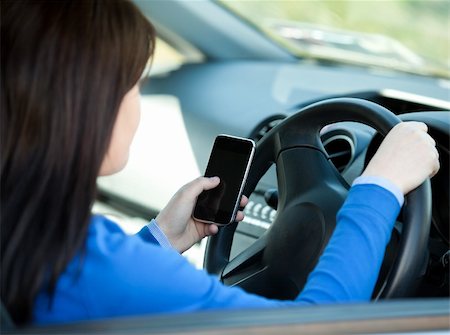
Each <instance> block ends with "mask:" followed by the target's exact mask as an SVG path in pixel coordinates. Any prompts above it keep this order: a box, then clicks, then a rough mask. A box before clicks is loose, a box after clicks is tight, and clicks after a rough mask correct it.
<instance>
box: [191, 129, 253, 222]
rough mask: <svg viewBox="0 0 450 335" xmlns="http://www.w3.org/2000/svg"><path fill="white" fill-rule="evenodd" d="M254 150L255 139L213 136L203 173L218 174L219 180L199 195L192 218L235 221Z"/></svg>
mask: <svg viewBox="0 0 450 335" xmlns="http://www.w3.org/2000/svg"><path fill="white" fill-rule="evenodd" d="M254 154H255V142H253V141H252V140H250V139H247V138H241V137H235V136H229V135H219V136H217V137H216V140H215V141H214V146H213V148H212V151H211V156H210V157H209V162H208V166H207V167H206V172H205V177H214V176H217V177H219V178H220V184H219V185H218V186H217V187H215V188H213V189H212V190H208V191H204V192H202V193H201V194H200V195H199V197H198V199H197V203H196V205H195V208H194V212H193V213H192V216H193V218H194V219H195V220H198V221H202V222H207V223H215V224H217V225H221V226H223V225H227V224H230V223H231V222H234V221H235V219H236V214H237V211H238V209H239V203H240V201H241V197H242V191H243V190H244V186H245V182H246V180H247V175H248V171H249V170H250V165H251V162H252V160H253V155H254Z"/></svg>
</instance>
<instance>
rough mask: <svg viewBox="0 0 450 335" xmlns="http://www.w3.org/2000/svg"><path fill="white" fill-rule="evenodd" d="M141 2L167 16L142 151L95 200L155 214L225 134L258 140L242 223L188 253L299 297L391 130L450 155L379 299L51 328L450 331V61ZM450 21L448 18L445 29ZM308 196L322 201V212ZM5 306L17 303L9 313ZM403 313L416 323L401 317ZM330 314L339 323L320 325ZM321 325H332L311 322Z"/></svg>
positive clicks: (222, 274)
mask: <svg viewBox="0 0 450 335" xmlns="http://www.w3.org/2000/svg"><path fill="white" fill-rule="evenodd" d="M135 3H136V4H137V6H138V7H139V8H140V9H141V10H142V12H143V13H144V14H145V15H146V16H147V17H148V18H149V20H150V21H151V22H152V23H153V24H154V26H155V27H156V30H157V32H158V42H157V51H156V55H155V59H154V60H153V64H151V69H150V75H149V76H150V78H149V80H148V81H146V83H145V84H144V85H143V86H142V89H141V95H142V102H141V106H142V107H141V108H142V116H141V124H140V126H139V128H138V132H137V134H136V137H135V140H134V143H133V145H132V148H131V153H130V160H129V163H128V165H127V167H126V168H125V169H124V170H123V171H121V172H120V173H118V174H117V175H114V176H110V177H100V178H99V179H98V199H97V202H96V204H95V206H94V211H95V212H100V213H103V214H107V215H109V216H111V217H113V218H115V219H117V221H118V222H119V224H120V225H121V227H123V229H124V230H125V231H127V232H128V233H134V232H136V231H138V230H139V228H140V227H142V226H143V225H144V224H145V223H146V222H148V221H149V220H150V219H151V218H154V217H156V215H157V213H158V212H159V211H160V210H161V209H162V208H163V207H164V205H165V204H166V203H167V202H168V200H169V199H170V197H171V196H172V195H173V194H174V193H175V192H176V191H177V190H178V189H179V188H180V187H181V186H182V185H183V184H185V183H187V182H189V181H190V180H192V179H193V178H195V177H197V176H200V175H202V174H203V173H204V171H205V168H206V165H207V162H208V158H209V155H210V152H211V148H212V145H213V142H214V139H215V137H216V136H217V135H219V134H230V135H233V136H240V137H247V138H251V139H253V140H254V141H255V142H256V144H257V150H256V155H255V160H254V162H253V164H252V167H251V169H250V173H249V178H248V181H247V185H246V188H245V191H244V194H246V195H247V196H248V197H249V203H248V205H247V206H246V207H245V209H244V213H245V218H244V220H243V221H242V222H240V223H239V224H238V223H233V224H230V225H228V226H226V227H223V228H221V229H220V231H219V233H218V234H217V235H215V236H214V237H210V238H209V239H208V241H202V242H201V243H199V244H198V245H196V246H194V247H193V248H192V250H189V251H188V252H186V253H185V256H186V257H187V258H188V259H189V260H190V261H192V263H193V264H194V265H195V266H196V267H198V268H202V267H203V268H204V269H205V270H206V271H208V272H209V273H211V274H214V275H217V276H218V277H219V278H220V280H221V281H222V282H223V283H224V284H225V285H237V286H241V287H243V288H244V289H245V290H247V291H249V292H253V293H257V294H260V295H263V296H266V297H269V298H277V299H292V298H293V297H295V296H296V295H297V294H298V293H299V292H300V291H301V289H302V288H303V285H304V284H305V282H306V279H307V275H308V274H309V273H310V272H311V271H312V269H313V267H314V265H315V264H316V263H317V260H318V258H319V257H320V254H321V252H322V251H323V249H324V248H325V246H326V242H327V241H328V239H329V237H330V236H331V234H332V232H333V229H334V227H335V224H336V219H335V215H336V212H337V211H338V209H339V207H340V206H341V205H342V203H343V201H344V200H345V196H346V194H347V192H348V189H349V188H350V186H351V184H352V182H353V181H354V180H355V178H357V177H358V176H359V175H360V174H361V173H362V171H363V170H364V168H365V167H366V166H367V164H368V162H369V161H370V159H371V157H373V155H374V153H375V152H376V149H377V148H378V146H379V145H380V143H381V141H382V140H383V137H384V136H385V135H386V133H387V132H388V131H389V129H391V128H392V127H393V126H394V125H395V124H396V123H398V122H400V121H421V122H424V123H426V124H427V126H428V128H429V133H430V135H431V136H432V137H433V138H434V139H435V140H436V142H437V149H438V152H439V156H440V164H441V168H440V171H439V173H438V174H437V175H436V176H435V177H433V178H432V179H431V180H430V181H428V182H425V183H424V184H423V185H421V186H420V187H419V188H418V189H416V190H414V191H413V192H411V194H409V195H408V196H407V197H406V202H405V206H404V208H403V210H402V212H401V214H400V215H399V217H398V219H397V222H396V225H395V229H394V231H393V233H392V237H391V241H390V243H389V245H388V247H387V250H386V255H385V259H384V261H383V266H382V269H381V272H380V275H379V279H378V282H377V286H376V288H375V292H374V294H373V297H372V303H369V304H361V305H355V306H340V307H339V306H323V307H321V306H313V307H311V309H309V308H306V309H304V310H302V311H301V310H299V309H293V310H289V311H273V310H271V311H257V312H256V311H246V312H245V313H244V312H236V311H235V312H227V313H225V314H224V313H218V312H215V313H210V314H205V315H202V314H201V313H200V314H199V315H200V316H202V320H206V321H205V322H198V318H192V317H189V316H185V315H184V316H183V315H180V316H179V318H177V317H174V316H156V317H155V316H154V317H147V318H136V319H132V320H130V319H125V320H114V321H111V320H105V321H102V322H93V323H79V324H72V325H65V326H55V327H51V326H49V327H44V328H42V329H40V330H42V331H45V332H46V333H82V332H92V333H114V332H126V333H140V332H147V333H162V332H167V333H171V332H173V333H178V332H185V333H189V332H191V333H199V332H200V331H202V332H205V333H208V332H213V331H214V329H215V330H216V331H222V332H229V333H233V332H234V333H236V334H237V333H239V332H238V331H239V329H240V330H242V329H255V331H257V332H258V333H261V334H264V333H265V332H267V333H269V330H270V331H272V332H273V331H274V329H280V332H281V333H283V331H286V333H288V332H289V330H290V331H294V332H296V333H301V332H307V331H309V332H310V333H315V334H319V333H320V334H322V333H323V334H326V333H328V334H334V333H338V330H337V329H338V328H336V323H339V324H341V325H344V326H342V327H343V328H339V329H340V330H339V331H341V333H351V332H360V333H372V332H373V333H375V332H377V333H384V332H386V333H387V332H390V333H395V332H396V331H402V332H410V333H414V332H415V331H419V330H425V331H427V330H434V331H441V330H443V329H444V330H446V329H448V327H450V325H449V323H448V321H449V316H448V311H449V308H450V306H449V298H450V282H449V259H450V250H449V246H450V240H449V234H450V232H449V228H450V220H449V213H450V209H449V205H450V199H449V189H450V181H449V175H450V166H449V156H450V148H449V147H450V77H449V74H450V62H449V59H450V58H448V59H447V63H446V65H445V66H444V69H445V71H447V72H445V71H444V72H440V73H439V74H436V72H428V73H426V72H424V71H421V72H418V73H414V71H412V70H411V67H407V66H406V65H405V67H403V68H393V67H389V66H391V65H392V64H394V65H395V64H396V62H397V63H402V64H403V63H407V60H404V59H402V58H401V56H399V55H394V56H393V59H394V60H395V61H392V62H391V63H389V66H383V65H380V64H381V63H380V62H381V61H379V62H378V63H377V62H375V63H372V64H362V63H361V62H359V61H358V62H356V61H355V62H352V61H351V60H352V59H353V58H352V57H353V56H352V55H353V54H352V53H351V52H353V51H351V50H350V44H347V46H346V50H344V51H345V52H348V54H344V56H345V55H347V56H345V57H344V58H345V59H344V60H342V59H338V60H336V59H326V58H325V57H324V56H323V55H324V54H322V55H321V56H320V57H311V56H308V55H305V56H303V57H301V56H299V55H298V54H295V53H294V52H292V49H289V48H287V47H285V44H286V43H287V42H286V41H281V37H280V38H278V39H274V38H271V36H272V35H273V34H275V33H274V32H280V31H281V32H286V31H289V32H290V34H291V35H295V34H300V33H301V34H304V35H305V34H306V35H308V34H310V35H308V36H309V37H308V38H307V39H305V40H301V39H300V38H297V43H298V44H299V45H303V44H305V43H308V42H310V43H311V45H313V46H316V47H317V46H320V47H323V50H322V49H321V50H322V52H323V53H325V54H327V53H330V52H331V51H330V50H331V48H332V47H333V48H336V45H335V44H338V42H337V41H341V40H342V39H343V35H342V34H343V32H342V31H328V30H326V29H324V30H323V31H321V35H320V36H325V37H326V36H329V39H330V42H327V41H322V42H321V43H316V42H315V41H314V40H313V39H312V37H311V36H314V34H313V33H314V31H313V30H314V29H316V30H317V27H311V26H305V27H303V26H300V25H294V24H292V22H290V21H289V22H288V21H286V22H283V21H279V20H278V21H270V22H269V23H268V24H269V25H270V27H271V28H270V29H271V33H270V34H268V33H267V32H266V30H264V29H260V28H258V27H257V26H256V25H255V24H253V23H252V22H251V21H250V20H248V19H245V18H244V17H243V16H244V15H243V14H242V13H240V12H238V11H236V10H235V9H234V7H233V5H232V4H230V1H225V2H219V1H135ZM301 3H302V2H298V4H299V5H300V6H301ZM448 22H449V21H448V18H447V22H446V24H444V25H443V27H444V29H445V27H447V28H448V25H449V23H448ZM267 29H268V28H267ZM302 29H303V30H302ZM308 29H309V30H308ZM311 31H312V32H311ZM271 34H272V35H271ZM280 34H281V33H280ZM301 34H300V35H301ZM339 34H340V35H339ZM291 35H290V36H291ZM280 36H281V35H280ZM295 36H297V35H295ZM302 36H303V35H302ZM325 37H323V38H325ZM346 38H347V40H351V39H353V40H355V41H356V42H354V43H360V44H361V45H363V44H364V43H367V40H365V42H364V43H362V42H358V38H360V39H363V38H364V36H363V35H354V36H351V35H348V36H347V37H346ZM291 39H293V38H292V37H291ZM280 41H281V42H280ZM305 41H306V42H305ZM311 41H312V42H311ZM447 42H448V43H450V42H449V40H448V39H447ZM302 43H303V44H302ZM326 43H329V45H327V44H326ZM333 43H334V44H333ZM447 46H448V45H447ZM327 48H328V49H327ZM361 48H362V47H361ZM374 48H375V47H374ZM375 49H376V48H375ZM400 49H401V48H400V47H396V48H395V50H400ZM447 49H448V48H447ZM401 50H403V49H401ZM344 51H343V52H344ZM356 52H357V51H355V55H356ZM358 52H359V51H358ZM447 52H448V51H447ZM361 53H362V51H361ZM386 54H387V52H385V53H384V56H385V55H386ZM405 54H408V55H409V53H406V52H403V54H402V55H405ZM384 56H383V57H384ZM447 56H449V55H448V53H447ZM354 57H355V59H356V56H354ZM371 57H372V58H375V56H373V55H372V56H371ZM380 57H381V56H380ZM405 57H406V56H405ZM417 57H418V56H417ZM413 58H414V57H412V56H409V58H408V59H413ZM380 59H381V58H380ZM414 59H416V58H414ZM383 64H384V63H383ZM292 133H295V134H296V135H295V136H292ZM311 147H312V148H313V149H311ZM286 148H292V150H285V149H286ZM288 153H289V154H288ZM291 201H293V202H296V204H299V206H297V207H298V209H297V210H296V211H293V212H290V211H289V210H288V209H287V208H288V207H289V206H288V205H291V204H292V203H291ZM306 203H307V204H314V206H317V207H319V208H321V213H322V214H323V217H322V216H321V215H322V214H320V215H318V214H315V213H316V212H313V211H311V210H310V209H309V207H307V206H306V205H304V204H306ZM300 205H301V206H300ZM290 207H293V206H290ZM297 221H298V222H299V223H296V222H297ZM2 310H3V306H2ZM4 317H5V318H7V314H6V311H5V312H2V324H4V325H5V324H6V322H8V320H7V319H4ZM395 318H398V319H402V320H406V322H403V323H401V322H397V323H396V322H394V321H392V323H391V324H390V323H389V320H390V319H395ZM433 318H435V319H433ZM361 320H366V321H367V320H369V321H372V322H376V320H378V321H377V322H378V323H377V324H376V325H375V326H373V327H372V328H371V327H369V326H367V325H366V326H367V327H366V326H361V324H360V323H358V322H361ZM386 320H387V321H386ZM408 320H409V321H410V322H407V321H408ZM412 320H416V323H414V322H413V321H412ZM430 320H432V321H430ZM369 321H368V322H369ZM419 321H420V322H419ZM327 323H328V325H329V326H330V327H329V328H320V327H321V326H320V324H327ZM310 324H314V325H315V326H316V327H319V328H320V329H319V328H315V329H312V330H311V329H309V328H301V327H307V326H308V325H310ZM345 324H348V327H350V328H345V327H346V326H345ZM374 324H375V323H374ZM389 324H390V325H389ZM357 325H359V326H361V327H360V328H358V327H359V326H357ZM288 326H291V327H299V328H289V327H288ZM252 327H253V328H252ZM258 327H261V328H258ZM283 327H288V328H286V329H285V330H283V329H284V328H283ZM351 327H356V328H351ZM365 327H366V328H365ZM333 328H334V329H333ZM308 329H309V330H308ZM21 331H24V332H27V331H29V332H30V333H32V332H33V329H30V330H21ZM34 331H35V329H34ZM244 331H245V330H244ZM244 331H242V332H244ZM11 332H14V331H13V330H11Z"/></svg>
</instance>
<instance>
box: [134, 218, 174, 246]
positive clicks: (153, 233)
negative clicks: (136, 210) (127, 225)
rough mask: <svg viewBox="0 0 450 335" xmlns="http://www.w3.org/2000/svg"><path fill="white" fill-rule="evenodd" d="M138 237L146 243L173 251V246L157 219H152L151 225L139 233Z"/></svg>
mask: <svg viewBox="0 0 450 335" xmlns="http://www.w3.org/2000/svg"><path fill="white" fill-rule="evenodd" d="M137 235H138V236H139V237H140V238H141V239H142V240H144V241H146V242H149V243H152V244H157V245H160V246H161V247H163V248H165V249H172V244H171V243H170V241H169V239H168V238H167V236H166V235H165V234H164V232H163V231H162V230H161V228H160V227H159V226H158V223H157V222H156V220H155V219H152V220H151V221H150V223H149V224H148V225H146V226H144V227H142V229H141V230H140V231H139V232H138V233H137Z"/></svg>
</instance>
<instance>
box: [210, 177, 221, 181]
mask: <svg viewBox="0 0 450 335" xmlns="http://www.w3.org/2000/svg"><path fill="white" fill-rule="evenodd" d="M209 180H211V181H212V182H218V181H219V177H210V178H209Z"/></svg>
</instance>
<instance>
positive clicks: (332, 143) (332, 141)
mask: <svg viewBox="0 0 450 335" xmlns="http://www.w3.org/2000/svg"><path fill="white" fill-rule="evenodd" d="M322 141H323V146H324V147H325V151H326V152H327V154H328V156H329V157H330V160H331V162H332V163H333V164H334V166H335V167H336V169H337V170H338V171H339V172H343V171H344V170H345V168H346V167H347V166H348V164H349V163H350V162H351V160H352V159H353V155H354V152H355V146H354V145H353V141H352V139H351V138H350V137H349V136H347V135H343V134H338V135H331V136H330V137H328V138H326V139H324V138H323V137H322Z"/></svg>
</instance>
